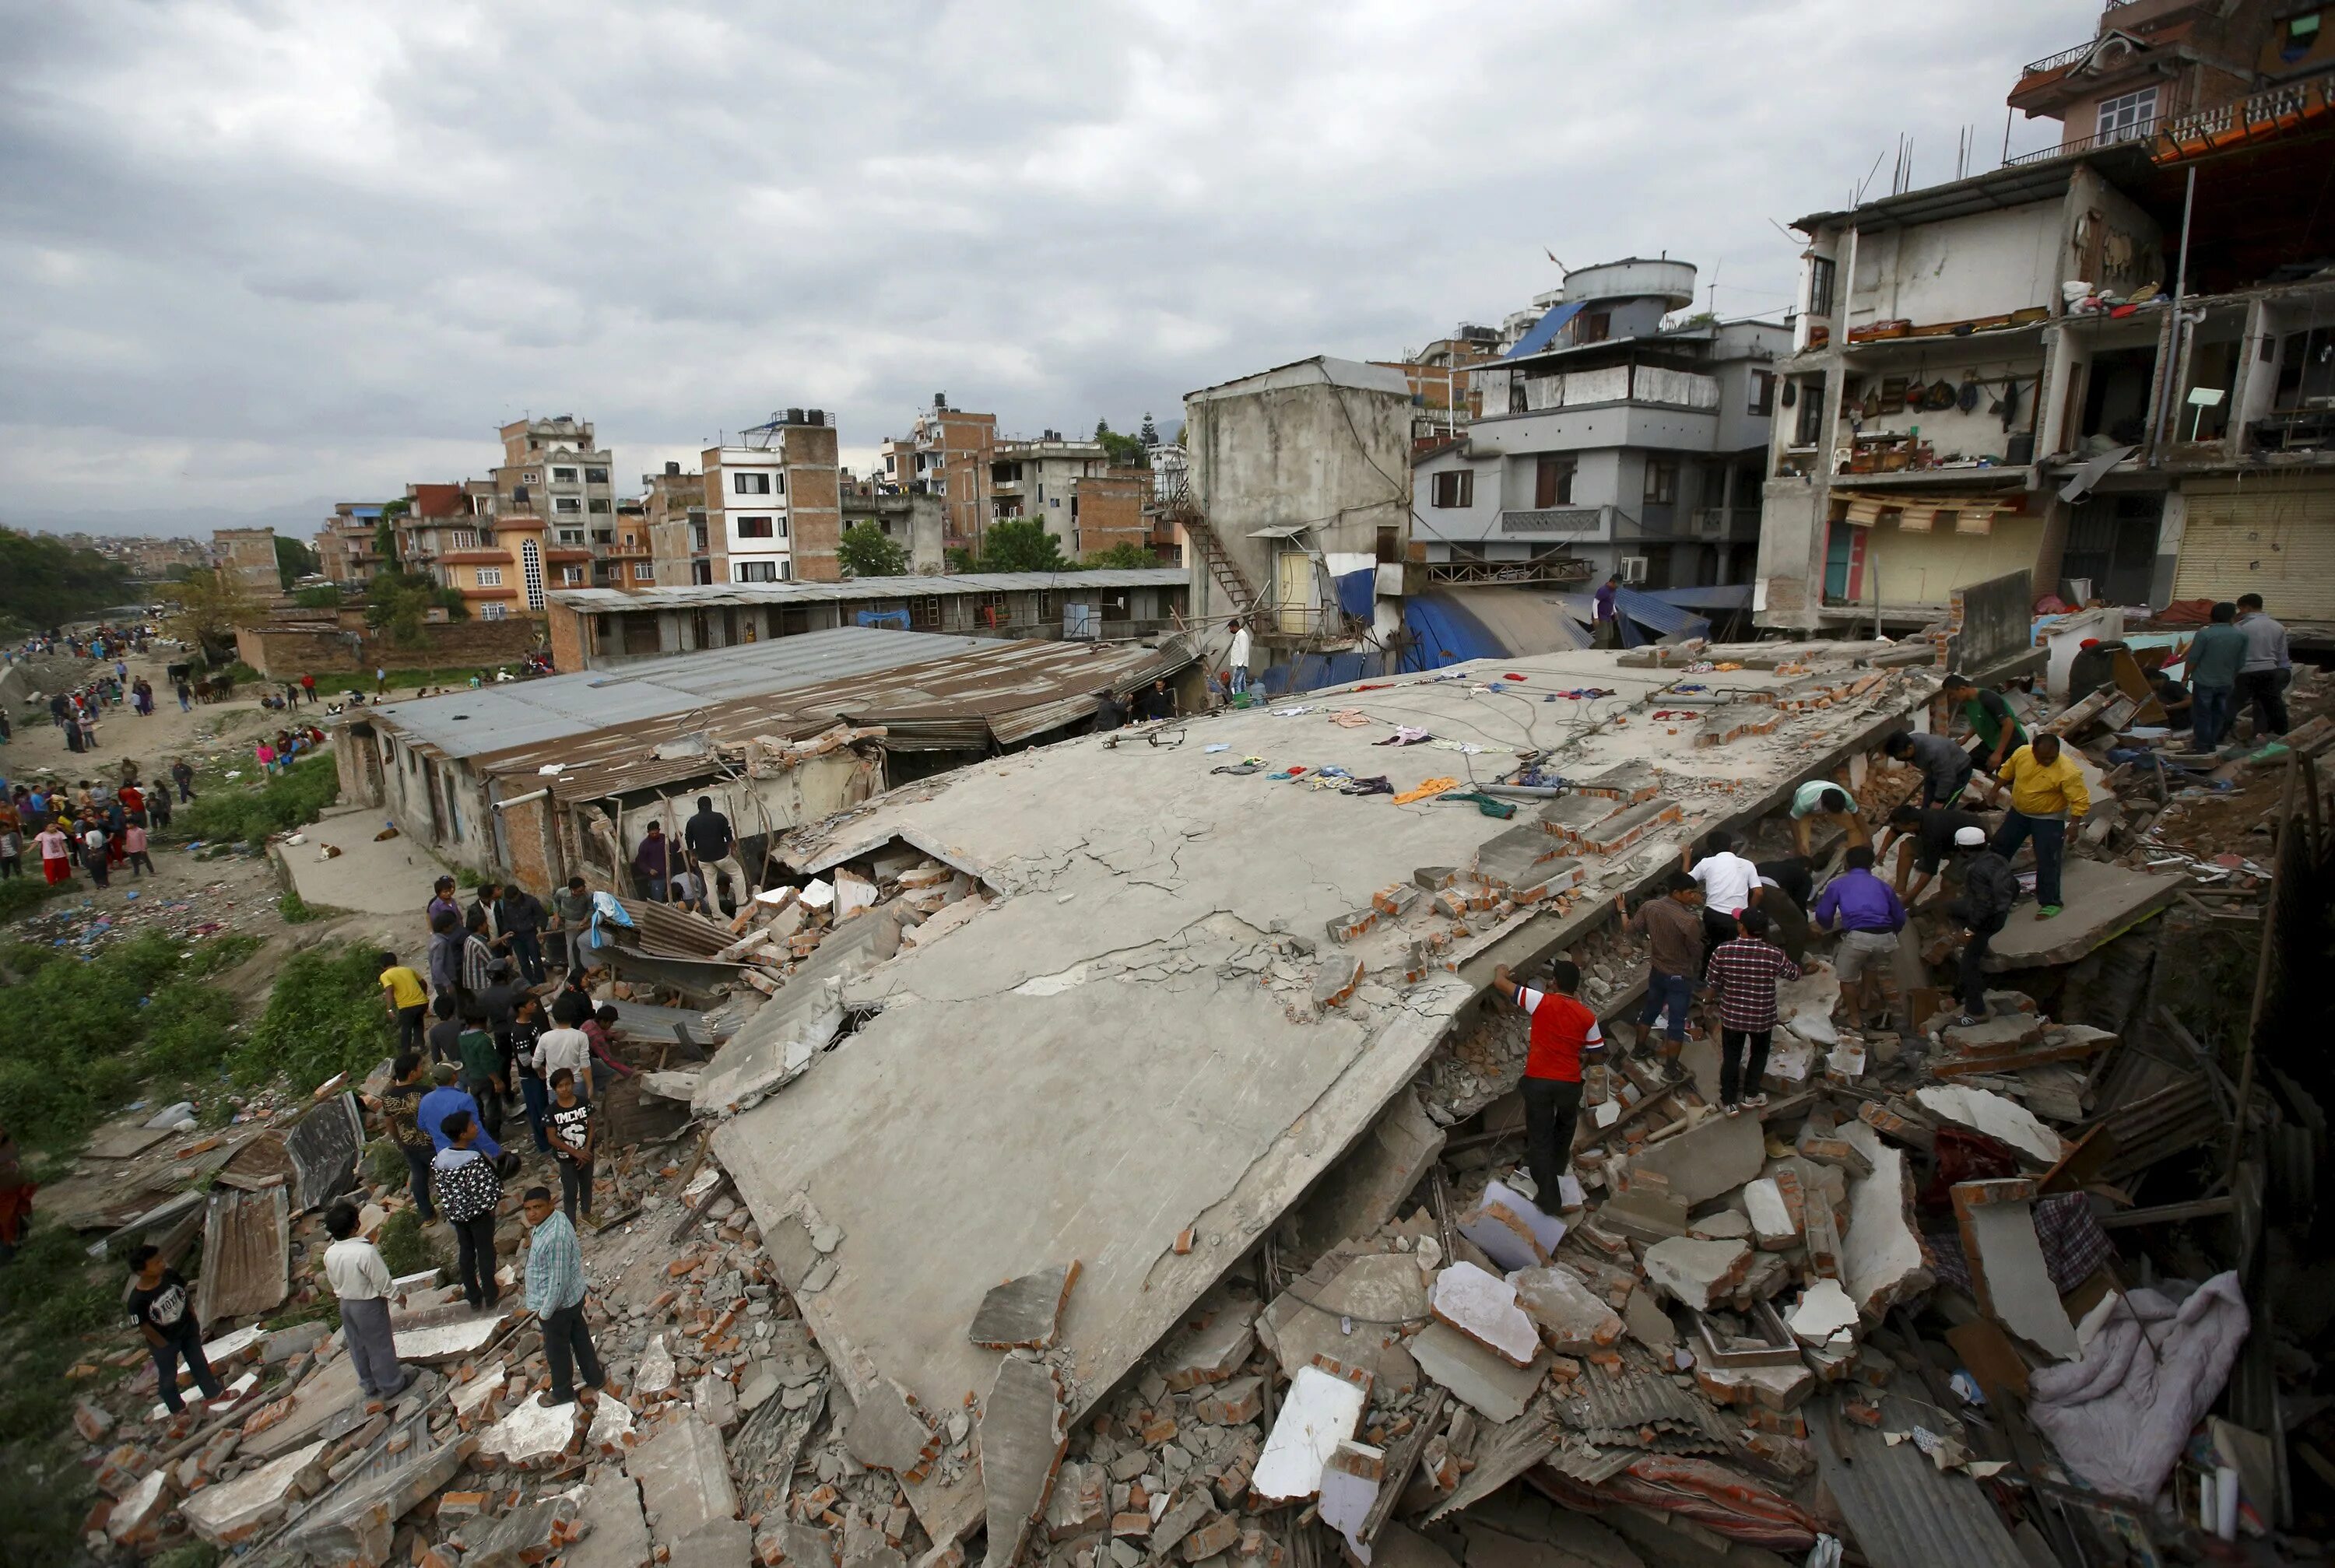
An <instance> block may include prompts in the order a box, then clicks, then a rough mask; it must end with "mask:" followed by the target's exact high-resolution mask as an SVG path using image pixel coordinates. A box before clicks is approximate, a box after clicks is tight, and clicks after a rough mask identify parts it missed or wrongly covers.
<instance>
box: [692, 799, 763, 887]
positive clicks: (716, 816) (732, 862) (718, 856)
mask: <svg viewBox="0 0 2335 1568" xmlns="http://www.w3.org/2000/svg"><path fill="white" fill-rule="evenodd" d="M682 837H683V839H684V840H685V841H687V843H688V845H689V853H690V854H691V856H692V857H694V858H695V859H696V861H697V867H698V869H699V870H700V871H702V872H703V873H704V874H705V905H706V907H707V908H709V909H711V908H712V907H713V906H714V904H715V895H716V890H717V887H718V884H719V880H720V879H721V878H722V877H727V878H728V879H729V882H730V906H729V908H728V909H726V910H724V911H723V913H724V914H728V915H735V914H737V913H738V909H739V906H740V905H742V904H744V903H745V902H746V900H747V899H749V898H751V897H752V896H753V895H754V889H753V887H752V886H751V885H750V884H749V883H748V882H747V880H746V868H745V867H744V866H741V865H739V864H738V857H737V854H736V850H737V847H738V836H737V834H735V833H733V832H732V831H731V829H730V818H727V817H724V816H723V815H722V813H721V812H719V811H716V810H715V809H713V797H712V796H711V795H700V796H699V797H698V798H697V815H696V816H694V817H692V818H690V819H689V823H688V826H686V827H685V828H683V829H682Z"/></svg>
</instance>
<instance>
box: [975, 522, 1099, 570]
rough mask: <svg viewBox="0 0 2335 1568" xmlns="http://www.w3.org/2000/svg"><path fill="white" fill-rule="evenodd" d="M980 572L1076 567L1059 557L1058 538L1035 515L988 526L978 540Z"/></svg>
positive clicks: (1060, 550) (1060, 552)
mask: <svg viewBox="0 0 2335 1568" xmlns="http://www.w3.org/2000/svg"><path fill="white" fill-rule="evenodd" d="M981 569H982V570H983V571H984V572H1061V571H1074V570H1076V569H1077V568H1076V567H1074V566H1071V563H1070V562H1069V561H1068V560H1066V559H1065V558H1064V557H1063V556H1062V545H1061V540H1059V539H1057V538H1055V537H1054V536H1053V535H1051V534H1050V533H1048V532H1047V531H1046V525H1045V524H1043V523H1042V522H1040V521H1038V519H1036V518H1001V519H999V520H998V521H996V522H993V523H992V524H990V525H989V533H988V535H987V536H986V537H984V538H983V540H982V542H981Z"/></svg>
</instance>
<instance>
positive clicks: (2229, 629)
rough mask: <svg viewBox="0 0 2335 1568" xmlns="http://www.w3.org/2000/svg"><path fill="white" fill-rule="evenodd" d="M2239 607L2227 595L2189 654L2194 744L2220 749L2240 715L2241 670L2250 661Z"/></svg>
mask: <svg viewBox="0 0 2335 1568" xmlns="http://www.w3.org/2000/svg"><path fill="white" fill-rule="evenodd" d="M2237 620H2238V607H2237V606H2236V605H2233V604H2231V603H2230V602H2229V601H2228V600H2226V599H2224V601H2222V603H2220V604H2218V605H2214V609H2213V618H2212V619H2211V620H2209V621H2207V622H2206V623H2205V624H2204V625H2202V626H2200V627H2198V628H2197V634H2196V635H2195V636H2194V637H2192V638H2190V639H2189V652H2188V653H2187V654H2186V655H2185V661H2186V663H2187V666H2188V673H2189V711H2190V733H2191V735H2192V737H2193V740H2192V744H2193V745H2194V746H2195V749H2196V750H2200V751H2212V750H2217V749H2218V748H2219V747H2220V746H2221V744H2222V741H2223V740H2224V737H2226V736H2227V735H2228V734H2229V732H2230V722H2231V721H2232V720H2233V719H2235V718H2236V717H2237V711H2238V704H2237V692H2238V671H2239V669H2240V667H2242V666H2243V664H2244V663H2245V662H2246V634H2244V633H2243V632H2242V631H2240V630H2239V629H2238V626H2237Z"/></svg>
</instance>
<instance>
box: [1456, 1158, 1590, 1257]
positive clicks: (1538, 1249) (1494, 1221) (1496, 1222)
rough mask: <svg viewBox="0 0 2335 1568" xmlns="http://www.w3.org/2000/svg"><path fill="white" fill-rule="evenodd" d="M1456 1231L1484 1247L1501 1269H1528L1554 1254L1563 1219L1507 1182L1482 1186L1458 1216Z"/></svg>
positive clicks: (1492, 1182) (1559, 1239)
mask: <svg viewBox="0 0 2335 1568" xmlns="http://www.w3.org/2000/svg"><path fill="white" fill-rule="evenodd" d="M1459 1234H1461V1235H1463V1236H1466V1237H1467V1238H1468V1240H1469V1241H1471V1242H1474V1243H1475V1244H1477V1245H1478V1246H1479V1247H1481V1248H1483V1249H1484V1252H1485V1253H1486V1255H1487V1256H1488V1257H1490V1258H1491V1260H1492V1261H1493V1262H1494V1263H1497V1264H1499V1265H1500V1267H1502V1268H1504V1269H1525V1268H1531V1267H1532V1266H1534V1265H1535V1264H1536V1263H1546V1262H1548V1261H1549V1259H1550V1258H1551V1257H1553V1256H1555V1253H1556V1247H1557V1244H1558V1243H1560V1242H1562V1241H1563V1240H1564V1239H1565V1222H1564V1221H1563V1220H1561V1219H1558V1218H1557V1217H1555V1215H1550V1214H1548V1213H1545V1211H1543V1210H1542V1209H1541V1208H1540V1207H1539V1206H1538V1205H1536V1204H1535V1203H1534V1202H1533V1201H1532V1200H1531V1199H1530V1198H1527V1197H1526V1196H1525V1195H1523V1194H1522V1193H1520V1192H1517V1191H1516V1189H1515V1188H1514V1187H1511V1186H1508V1185H1507V1183H1505V1182H1502V1181H1498V1180H1494V1181H1491V1182H1488V1183H1487V1184H1486V1185H1485V1187H1484V1195H1483V1198H1482V1200H1481V1201H1480V1202H1478V1204H1477V1205H1476V1206H1475V1207H1474V1208H1472V1209H1470V1210H1469V1211H1468V1213H1466V1214H1465V1215H1461V1216H1460V1218H1459Z"/></svg>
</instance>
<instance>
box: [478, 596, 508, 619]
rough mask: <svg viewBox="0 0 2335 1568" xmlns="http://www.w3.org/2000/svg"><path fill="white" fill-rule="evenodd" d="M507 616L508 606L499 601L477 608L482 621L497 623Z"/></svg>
mask: <svg viewBox="0 0 2335 1568" xmlns="http://www.w3.org/2000/svg"><path fill="white" fill-rule="evenodd" d="M509 614H510V606H509V605H506V604H504V603H503V602H502V601H501V600H500V599H496V600H493V601H491V602H490V603H488V604H484V605H480V606H479V618H480V620H482V621H499V620H502V619H503V618H504V617H505V616H507V615H509Z"/></svg>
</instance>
